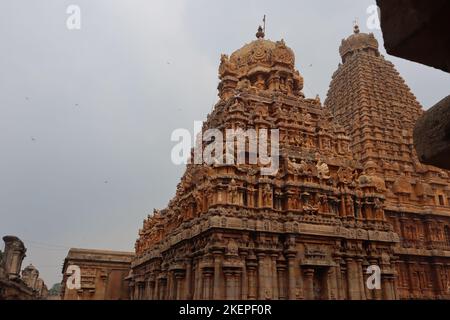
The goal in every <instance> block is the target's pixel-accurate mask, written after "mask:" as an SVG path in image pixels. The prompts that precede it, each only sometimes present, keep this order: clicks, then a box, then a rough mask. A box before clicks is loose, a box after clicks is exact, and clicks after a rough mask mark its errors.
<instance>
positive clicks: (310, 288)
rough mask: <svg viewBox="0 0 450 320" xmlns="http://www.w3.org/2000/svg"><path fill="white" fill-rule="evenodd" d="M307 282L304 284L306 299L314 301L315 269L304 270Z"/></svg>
mask: <svg viewBox="0 0 450 320" xmlns="http://www.w3.org/2000/svg"><path fill="white" fill-rule="evenodd" d="M303 274H304V275H305V281H304V282H303V285H304V288H305V298H306V299H307V300H314V269H313V268H307V269H305V270H303Z"/></svg>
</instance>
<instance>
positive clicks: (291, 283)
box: [286, 253, 297, 300]
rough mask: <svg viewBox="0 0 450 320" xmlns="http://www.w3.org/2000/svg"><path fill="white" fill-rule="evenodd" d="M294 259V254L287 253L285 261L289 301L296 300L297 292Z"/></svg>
mask: <svg viewBox="0 0 450 320" xmlns="http://www.w3.org/2000/svg"><path fill="white" fill-rule="evenodd" d="M295 257H296V254H295V253H287V254H286V259H287V264H288V299H289V300H295V299H297V297H296V290H297V286H296V283H297V282H296V277H297V275H296V272H295V271H296V270H295V268H296V266H295Z"/></svg>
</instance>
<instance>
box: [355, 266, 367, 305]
mask: <svg viewBox="0 0 450 320" xmlns="http://www.w3.org/2000/svg"><path fill="white" fill-rule="evenodd" d="M355 262H356V268H357V270H358V279H357V280H358V283H359V299H361V300H365V299H366V282H365V281H364V274H363V266H362V262H363V259H362V258H357V259H356V260H355Z"/></svg>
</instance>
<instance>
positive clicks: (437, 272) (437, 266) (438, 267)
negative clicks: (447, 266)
mask: <svg viewBox="0 0 450 320" xmlns="http://www.w3.org/2000/svg"><path fill="white" fill-rule="evenodd" d="M442 267H443V264H442V263H437V262H434V263H433V264H432V269H433V275H434V280H435V281H434V285H435V288H436V294H437V295H443V294H445V293H446V292H445V289H444V287H443V281H442V276H441V271H442Z"/></svg>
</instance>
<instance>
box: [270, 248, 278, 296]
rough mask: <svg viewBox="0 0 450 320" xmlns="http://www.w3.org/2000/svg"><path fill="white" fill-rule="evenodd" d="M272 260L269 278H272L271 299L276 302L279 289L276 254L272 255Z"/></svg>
mask: <svg viewBox="0 0 450 320" xmlns="http://www.w3.org/2000/svg"><path fill="white" fill-rule="evenodd" d="M271 258H272V272H271V277H272V289H273V291H272V299H274V300H278V297H279V291H278V290H279V289H278V269H277V258H278V254H272V255H271Z"/></svg>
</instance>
